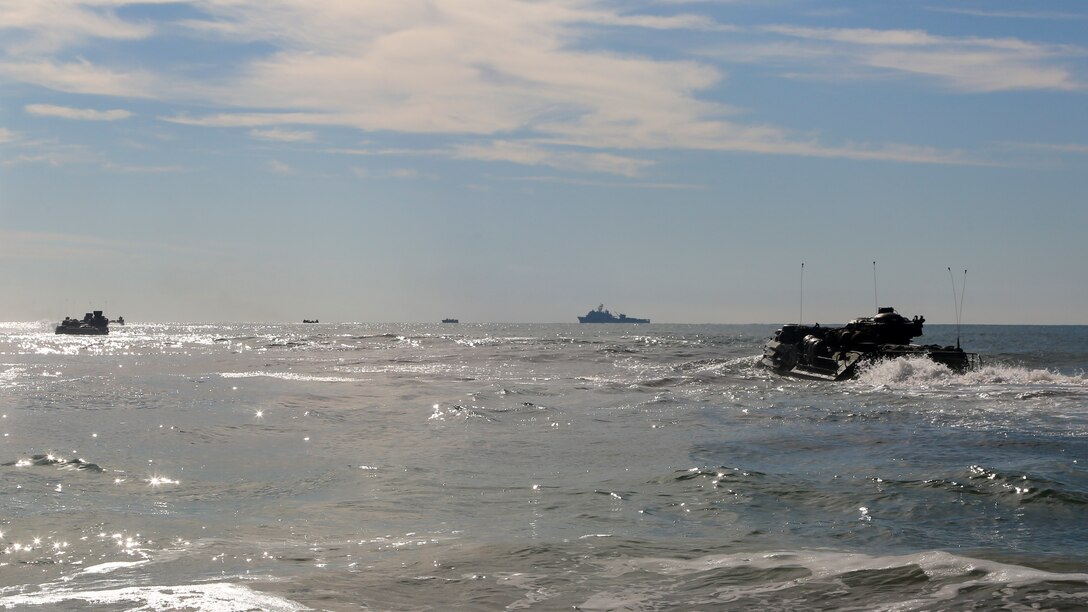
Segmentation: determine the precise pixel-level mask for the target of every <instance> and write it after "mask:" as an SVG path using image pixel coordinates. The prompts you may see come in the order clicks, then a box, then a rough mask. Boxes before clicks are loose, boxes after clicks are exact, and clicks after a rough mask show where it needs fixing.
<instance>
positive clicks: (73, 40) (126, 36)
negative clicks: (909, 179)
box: [0, 0, 154, 55]
mask: <svg viewBox="0 0 1088 612" xmlns="http://www.w3.org/2000/svg"><path fill="white" fill-rule="evenodd" d="M121 4H127V3H121V2H109V1H93V0H92V1H79V0H76V1H71V2H57V1H55V0H52V1H51V0H41V1H33V2H24V1H22V0H7V1H5V2H3V3H0V30H4V31H6V35H5V36H4V37H3V38H2V39H0V40H2V41H3V42H0V48H3V49H5V50H6V51H7V52H8V53H10V54H13V55H16V54H18V55H27V54H37V53H45V52H53V51H58V50H61V49H64V48H66V47H70V46H71V45H73V44H77V43H79V42H82V41H85V40H87V39H92V38H100V39H110V40H138V39H143V38H147V37H149V36H151V35H152V34H153V33H154V28H153V27H152V26H151V25H150V24H147V23H133V22H130V21H125V20H123V19H121V18H119V17H118V16H117V15H116V14H115V13H114V12H113V11H112V10H110V9H111V8H112V7H113V6H119V5H121Z"/></svg>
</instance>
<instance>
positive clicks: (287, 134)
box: [249, 128, 317, 142]
mask: <svg viewBox="0 0 1088 612" xmlns="http://www.w3.org/2000/svg"><path fill="white" fill-rule="evenodd" d="M249 135H250V136H252V137H254V138H259V139H261V140H276V141H279V142H313V141H314V140H315V139H316V137H317V135H316V134H314V133H313V132H308V131H304V130H284V129H280V128H272V129H269V130H250V131H249Z"/></svg>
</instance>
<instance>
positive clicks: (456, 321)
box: [442, 319, 460, 323]
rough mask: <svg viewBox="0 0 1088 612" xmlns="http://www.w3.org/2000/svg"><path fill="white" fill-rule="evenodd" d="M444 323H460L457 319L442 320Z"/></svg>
mask: <svg viewBox="0 0 1088 612" xmlns="http://www.w3.org/2000/svg"><path fill="white" fill-rule="evenodd" d="M442 322H443V323H460V321H458V320H457V319H442Z"/></svg>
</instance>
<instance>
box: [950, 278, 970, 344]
mask: <svg viewBox="0 0 1088 612" xmlns="http://www.w3.org/2000/svg"><path fill="white" fill-rule="evenodd" d="M948 278H949V280H951V281H952V307H953V308H954V309H955V313H956V348H960V323H961V322H962V321H963V292H964V291H965V290H966V289H967V270H964V271H963V284H962V285H961V286H960V294H959V296H958V297H957V296H956V277H954V276H952V268H951V266H949V268H948Z"/></svg>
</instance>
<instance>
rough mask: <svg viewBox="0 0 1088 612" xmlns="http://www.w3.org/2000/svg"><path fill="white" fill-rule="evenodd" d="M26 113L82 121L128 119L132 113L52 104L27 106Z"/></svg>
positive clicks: (120, 110) (24, 108)
mask: <svg viewBox="0 0 1088 612" xmlns="http://www.w3.org/2000/svg"><path fill="white" fill-rule="evenodd" d="M23 110H25V111H26V112H27V113H30V114H31V115H38V116H41V117H60V118H62V119H79V120H84V121H117V120H119V119H128V118H129V117H131V116H132V113H131V112H129V111H127V110H122V109H111V110H104V111H103V110H95V109H91V108H70V107H67V106H56V105H53V104H27V105H26V106H25V107H23Z"/></svg>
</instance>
